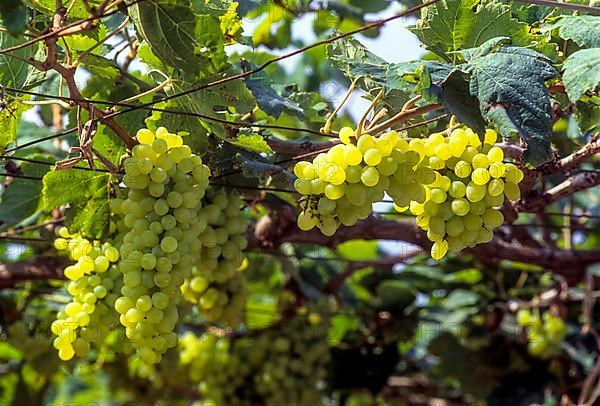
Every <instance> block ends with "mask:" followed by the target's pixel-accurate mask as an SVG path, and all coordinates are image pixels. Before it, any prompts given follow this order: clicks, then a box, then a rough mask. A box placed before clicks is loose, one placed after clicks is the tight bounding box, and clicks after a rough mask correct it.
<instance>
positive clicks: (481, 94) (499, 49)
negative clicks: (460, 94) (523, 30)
mask: <svg viewBox="0 0 600 406" xmlns="http://www.w3.org/2000/svg"><path fill="white" fill-rule="evenodd" d="M506 40H507V39H506V38H495V39H492V40H490V41H487V42H486V43H485V44H483V45H482V46H480V47H479V48H477V49H476V50H471V51H469V52H465V56H467V58H468V59H469V62H468V63H467V64H465V65H462V66H461V67H462V68H463V69H464V70H465V71H466V72H468V73H470V74H471V82H470V91H471V94H472V95H473V96H476V97H477V98H478V99H479V103H480V109H481V112H482V113H483V115H484V117H486V118H487V119H489V120H491V121H493V122H494V123H495V124H496V125H497V126H498V128H499V129H500V132H501V133H502V134H504V135H507V134H508V133H511V132H517V133H518V134H519V135H520V136H521V137H522V138H523V139H524V140H525V141H526V142H527V145H528V148H527V155H526V158H527V159H528V161H529V162H531V163H533V164H535V165H537V164H540V163H542V162H544V161H546V160H548V159H550V158H551V154H550V136H551V133H552V131H551V129H552V123H551V114H552V111H551V106H550V97H549V95H548V90H547V89H546V86H545V84H544V82H545V81H546V80H548V79H550V78H552V77H555V76H556V75H557V72H556V71H555V70H554V68H553V67H552V66H551V65H550V62H551V61H550V60H549V59H547V58H546V57H544V56H543V55H541V54H540V53H538V52H535V51H533V50H530V49H526V48H519V47H513V46H504V45H503V44H504V43H505V42H506Z"/></svg>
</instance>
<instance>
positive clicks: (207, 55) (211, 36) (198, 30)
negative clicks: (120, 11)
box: [130, 0, 227, 77]
mask: <svg viewBox="0 0 600 406" xmlns="http://www.w3.org/2000/svg"><path fill="white" fill-rule="evenodd" d="M130 13H131V16H132V18H133V20H134V22H135V25H136V27H137V30H138V33H139V34H140V35H141V36H142V37H143V38H144V39H145V40H146V42H147V43H148V44H149V45H150V48H151V49H152V52H153V53H154V54H155V55H156V56H157V57H158V58H159V59H160V60H161V61H162V62H163V63H165V64H166V65H169V66H173V67H176V68H178V69H180V70H181V71H183V72H185V73H187V74H190V75H192V76H194V77H203V76H207V75H211V74H215V73H218V72H220V71H222V70H223V69H224V68H225V67H226V66H227V56H226V55H225V49H224V38H223V33H222V32H221V23H220V21H219V19H218V18H217V17H216V16H213V15H208V14H197V13H196V12H195V11H194V9H193V8H192V6H191V4H190V1H188V0H183V1H181V0H146V1H143V2H138V3H136V4H135V5H133V6H132V7H130Z"/></svg>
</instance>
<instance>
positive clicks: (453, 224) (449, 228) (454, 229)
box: [446, 216, 465, 237]
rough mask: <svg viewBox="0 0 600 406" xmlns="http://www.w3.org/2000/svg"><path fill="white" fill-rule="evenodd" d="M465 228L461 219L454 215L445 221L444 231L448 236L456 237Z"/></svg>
mask: <svg viewBox="0 0 600 406" xmlns="http://www.w3.org/2000/svg"><path fill="white" fill-rule="evenodd" d="M464 229H465V226H464V224H463V221H462V219H461V218H460V217H458V216H455V217H452V218H451V219H450V220H448V221H447V222H446V233H447V234H448V235H449V236H452V237H456V236H458V235H460V234H461V233H462V232H463V231H464Z"/></svg>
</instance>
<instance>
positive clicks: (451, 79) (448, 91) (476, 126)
mask: <svg viewBox="0 0 600 406" xmlns="http://www.w3.org/2000/svg"><path fill="white" fill-rule="evenodd" d="M430 89H431V91H432V92H433V93H434V94H435V95H436V96H437V99H438V100H439V102H440V103H442V104H443V105H444V107H446V109H447V110H448V111H449V112H450V113H452V114H454V115H456V117H458V119H459V120H460V121H461V122H463V123H465V124H466V125H468V126H469V127H470V128H471V129H473V131H475V132H476V133H478V134H480V135H483V134H484V133H485V120H484V118H483V117H482V116H481V111H480V110H479V100H478V99H477V97H475V96H473V95H471V94H470V93H469V78H468V75H467V74H466V73H465V72H462V71H461V70H459V69H454V70H452V71H451V72H450V74H448V76H447V77H446V78H444V80H441V81H438V82H432V84H431V87H430Z"/></svg>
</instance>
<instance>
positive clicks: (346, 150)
mask: <svg viewBox="0 0 600 406" xmlns="http://www.w3.org/2000/svg"><path fill="white" fill-rule="evenodd" d="M339 137H340V140H341V142H342V144H339V145H336V146H334V147H333V148H331V149H330V150H329V151H328V152H327V153H321V154H319V155H317V156H316V157H315V158H314V160H313V161H312V162H308V161H300V162H298V163H297V164H296V165H295V166H294V174H295V175H296V176H297V177H298V179H296V181H295V182H294V188H295V189H296V191H297V192H298V193H300V194H301V195H302V198H301V200H300V204H301V207H302V209H303V210H302V212H301V213H300V215H299V216H298V227H299V228H300V229H302V230H310V229H312V228H313V227H315V226H316V227H318V228H319V229H320V230H321V232H322V233H323V234H324V235H326V236H331V235H333V234H334V233H335V231H336V230H337V228H338V227H339V225H340V224H343V225H346V226H352V225H354V224H356V222H357V221H358V220H361V219H365V218H366V217H367V216H369V215H370V214H371V212H372V205H373V203H375V202H377V201H380V200H382V199H383V197H384V195H385V193H388V194H389V195H390V196H391V197H392V198H394V199H395V200H397V201H398V202H400V203H401V204H408V203H409V202H410V201H421V202H422V201H424V199H425V188H424V187H423V185H427V184H429V183H431V182H432V181H433V180H434V179H435V177H434V172H433V171H432V170H431V169H430V168H428V167H427V166H425V165H422V164H421V162H422V159H421V157H420V156H419V154H418V153H417V152H416V151H414V150H413V149H411V145H410V144H409V142H407V140H406V139H404V138H401V137H400V136H399V134H398V133H397V132H396V131H389V132H387V133H385V134H383V135H381V136H380V137H377V138H375V137H373V136H371V135H370V134H360V135H358V136H357V135H356V134H355V131H354V130H353V129H351V128H350V127H344V128H342V129H341V130H340V132H339Z"/></svg>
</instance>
